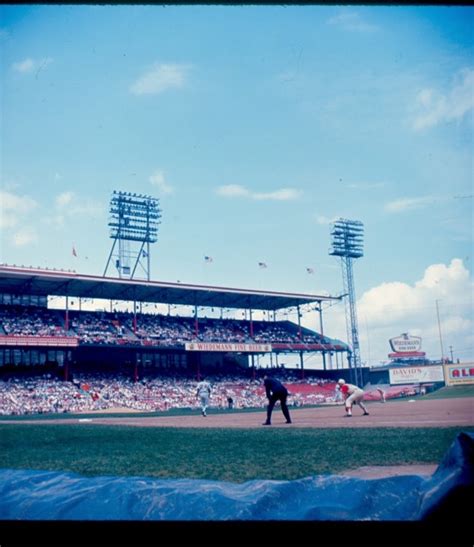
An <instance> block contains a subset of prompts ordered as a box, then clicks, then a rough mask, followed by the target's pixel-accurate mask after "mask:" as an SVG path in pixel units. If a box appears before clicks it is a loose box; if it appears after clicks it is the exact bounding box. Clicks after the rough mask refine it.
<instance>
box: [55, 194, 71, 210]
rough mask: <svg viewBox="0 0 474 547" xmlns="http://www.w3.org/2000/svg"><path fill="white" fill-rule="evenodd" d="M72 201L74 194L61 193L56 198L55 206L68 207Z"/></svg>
mask: <svg viewBox="0 0 474 547" xmlns="http://www.w3.org/2000/svg"><path fill="white" fill-rule="evenodd" d="M73 199H74V192H63V193H62V194H59V195H58V196H56V206H57V207H65V206H66V205H69V204H70V203H71V202H72V200H73Z"/></svg>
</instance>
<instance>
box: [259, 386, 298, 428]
mask: <svg viewBox="0 0 474 547" xmlns="http://www.w3.org/2000/svg"><path fill="white" fill-rule="evenodd" d="M263 383H264V385H265V391H266V393H267V398H268V406H267V421H266V422H264V423H263V424H262V425H272V411H273V407H274V406H275V403H276V402H277V401H280V405H281V411H282V412H283V415H284V416H285V418H286V423H287V424H291V418H290V412H289V410H288V407H287V406H286V398H287V397H288V390H287V389H286V387H285V386H284V385H283V384H282V383H281V382H279V381H278V380H276V379H275V378H271V377H270V376H267V375H265V376H264V377H263Z"/></svg>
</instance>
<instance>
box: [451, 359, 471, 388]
mask: <svg viewBox="0 0 474 547" xmlns="http://www.w3.org/2000/svg"><path fill="white" fill-rule="evenodd" d="M444 378H445V381H446V385H448V386H459V385H467V384H474V361H468V362H466V363H452V364H449V365H444Z"/></svg>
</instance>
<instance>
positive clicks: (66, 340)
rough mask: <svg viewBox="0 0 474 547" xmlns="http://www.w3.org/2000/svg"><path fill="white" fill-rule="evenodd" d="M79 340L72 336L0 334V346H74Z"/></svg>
mask: <svg viewBox="0 0 474 547" xmlns="http://www.w3.org/2000/svg"><path fill="white" fill-rule="evenodd" d="M78 345H79V340H78V339H77V338H75V337H73V336H24V335H17V334H12V335H7V336H4V335H0V346H52V347H65V348H75V347H77V346H78Z"/></svg>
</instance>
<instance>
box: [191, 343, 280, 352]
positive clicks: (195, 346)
mask: <svg viewBox="0 0 474 547" xmlns="http://www.w3.org/2000/svg"><path fill="white" fill-rule="evenodd" d="M185 348H186V351H225V352H227V351H240V352H241V351H250V352H255V353H266V352H270V351H272V346H271V344H225V343H224V344H221V343H213V342H187V343H186V345H185Z"/></svg>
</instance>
